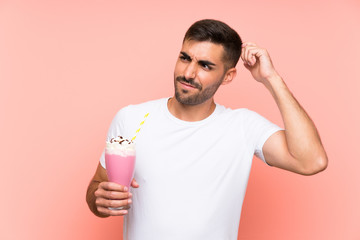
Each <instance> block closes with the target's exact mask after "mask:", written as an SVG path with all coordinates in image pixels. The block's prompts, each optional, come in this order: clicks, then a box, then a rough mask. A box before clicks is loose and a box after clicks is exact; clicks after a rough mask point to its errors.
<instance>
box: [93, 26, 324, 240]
mask: <svg viewBox="0 0 360 240" xmlns="http://www.w3.org/2000/svg"><path fill="white" fill-rule="evenodd" d="M240 57H241V59H242V61H243V62H244V66H245V67H246V68H247V69H248V70H249V71H250V72H251V74H252V76H253V77H254V79H255V80H257V81H259V82H261V83H263V84H264V86H265V87H266V88H267V89H268V90H269V91H270V93H271V94H272V96H273V97H274V100H275V101H276V103H277V105H278V107H279V110H280V112H281V115H282V119H283V121H284V126H285V130H283V129H281V128H279V127H278V126H276V125H274V124H273V123H271V122H269V121H268V120H266V119H264V118H263V117H261V116H260V115H258V114H257V113H255V112H252V111H250V110H247V109H236V110H231V109H228V108H225V107H224V106H221V105H218V104H215V103H214V94H215V92H216V90H217V89H218V87H219V86H220V85H222V84H228V83H230V82H231V81H232V80H233V79H234V78H235V76H236V68H235V66H236V64H237V62H238V60H239V58H240ZM174 86H175V94H174V96H173V97H172V98H164V99H160V100H155V101H150V102H146V103H143V104H139V105H130V106H128V107H125V108H123V109H121V110H120V111H119V112H118V113H117V115H116V116H115V118H114V120H113V122H112V124H111V126H110V129H109V132H108V139H110V138H112V137H116V136H118V135H122V136H124V137H128V138H131V137H132V136H133V134H134V132H135V130H136V129H137V127H138V123H139V122H140V121H141V120H142V118H143V116H144V115H145V114H146V113H150V115H149V117H148V118H147V120H146V122H145V124H144V125H143V126H142V129H141V132H140V133H139V135H138V136H137V138H136V146H137V148H136V151H137V152H136V155H137V156H136V158H137V159H136V170H135V179H136V181H135V179H134V180H133V182H132V187H133V188H137V189H133V190H132V193H129V192H128V189H126V188H125V187H124V186H121V185H118V184H115V183H111V182H108V179H107V175H106V170H105V168H106V166H105V163H104V154H103V155H102V157H101V159H100V163H99V165H98V168H97V170H96V173H95V175H94V177H93V179H92V181H91V182H90V185H89V188H88V192H87V202H88V205H89V207H90V209H91V211H92V212H93V213H94V214H95V215H97V216H100V217H107V216H122V215H125V216H126V217H125V218H124V239H131V240H134V239H141V240H144V239H157V240H159V239H166V240H167V239H187V240H188V239H207V240H209V239H214V240H215V239H216V240H218V239H237V230H238V226H239V220H240V213H241V207H242V203H243V199H244V195H245V190H246V186H247V181H248V177H249V172H250V168H251V163H252V158H253V155H254V154H256V155H257V156H258V157H259V158H260V159H262V160H263V161H266V163H267V164H268V165H270V166H274V167H278V168H282V169H285V170H289V171H292V172H295V173H299V174H303V175H311V174H315V173H318V172H320V171H322V170H324V169H325V168H326V166H327V156H326V153H325V150H324V148H323V146H322V144H321V141H320V137H319V135H318V133H317V130H316V128H315V125H314V124H313V122H312V121H311V119H310V117H309V116H308V115H307V114H306V112H305V111H304V110H303V108H302V107H301V106H300V105H299V103H298V102H297V101H296V100H295V98H294V97H293V96H292V94H291V92H290V91H289V89H288V88H287V86H286V85H285V83H284V81H283V79H282V78H281V77H280V76H279V74H278V73H277V72H276V70H275V69H274V67H273V64H272V62H271V59H270V57H269V54H268V53H267V51H266V50H265V49H262V48H260V47H258V46H257V45H256V44H254V43H244V44H242V42H241V39H240V37H239V35H238V34H237V33H236V32H235V31H234V30H233V29H231V28H230V27H229V26H227V25H226V24H224V23H222V22H219V21H215V20H202V21H198V22H196V23H194V24H193V25H192V26H191V27H190V28H189V30H188V31H187V33H186V35H185V37H184V40H183V45H182V49H181V51H180V55H179V58H178V60H177V62H176V66H175V71H174ZM130 205H131V208H130ZM120 206H125V208H126V209H125V210H110V209H109V207H113V208H114V207H120Z"/></svg>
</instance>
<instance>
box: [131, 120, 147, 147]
mask: <svg viewBox="0 0 360 240" xmlns="http://www.w3.org/2000/svg"><path fill="white" fill-rule="evenodd" d="M148 116H149V113H147V114H145V116H144V120H143V121H142V122H141V123H140V126H139V128H138V129H137V130H136V132H135V136H134V137H133V138H132V139H131V141H134V140H135V138H136V136H137V134H138V133H139V132H140V129H141V126H142V125H143V124H144V123H145V120H146V118H147V117H148Z"/></svg>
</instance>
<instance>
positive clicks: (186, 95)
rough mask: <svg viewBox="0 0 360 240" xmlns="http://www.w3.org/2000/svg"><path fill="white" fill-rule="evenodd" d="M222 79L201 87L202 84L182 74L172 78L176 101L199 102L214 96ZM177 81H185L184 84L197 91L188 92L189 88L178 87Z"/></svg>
mask: <svg viewBox="0 0 360 240" xmlns="http://www.w3.org/2000/svg"><path fill="white" fill-rule="evenodd" d="M222 81H223V78H221V79H220V80H219V81H217V82H215V83H214V84H212V85H210V86H208V87H206V88H204V89H203V86H202V85H201V84H200V83H198V82H195V80H194V79H193V78H191V79H186V78H185V77H183V76H178V77H176V78H175V79H174V86H175V98H176V100H177V101H178V102H180V103H182V104H185V105H198V104H201V103H203V102H205V101H207V100H209V99H210V98H212V97H213V96H214V94H215V93H216V91H217V89H218V88H219V87H220V85H221V83H222ZM177 82H180V83H181V82H183V83H186V84H188V85H190V86H192V87H194V88H195V89H197V90H198V91H197V92H195V93H190V91H189V90H186V89H179V88H178V87H177V86H178V85H177Z"/></svg>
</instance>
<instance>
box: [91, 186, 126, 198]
mask: <svg viewBox="0 0 360 240" xmlns="http://www.w3.org/2000/svg"><path fill="white" fill-rule="evenodd" d="M94 195H95V197H97V198H105V199H113V200H116V199H127V198H130V197H131V193H130V192H118V191H108V190H105V189H102V188H98V189H97V190H96V191H95V193H94Z"/></svg>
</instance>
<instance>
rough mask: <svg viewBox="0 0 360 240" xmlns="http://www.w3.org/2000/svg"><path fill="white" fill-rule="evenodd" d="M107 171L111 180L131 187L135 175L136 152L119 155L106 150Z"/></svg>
mask: <svg viewBox="0 0 360 240" xmlns="http://www.w3.org/2000/svg"><path fill="white" fill-rule="evenodd" d="M105 164H106V172H107V175H108V178H109V181H110V182H115V183H118V184H121V185H124V186H126V187H127V188H128V189H130V184H131V180H132V178H133V176H134V168H135V154H134V155H119V154H114V153H112V154H109V153H108V152H107V151H105Z"/></svg>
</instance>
